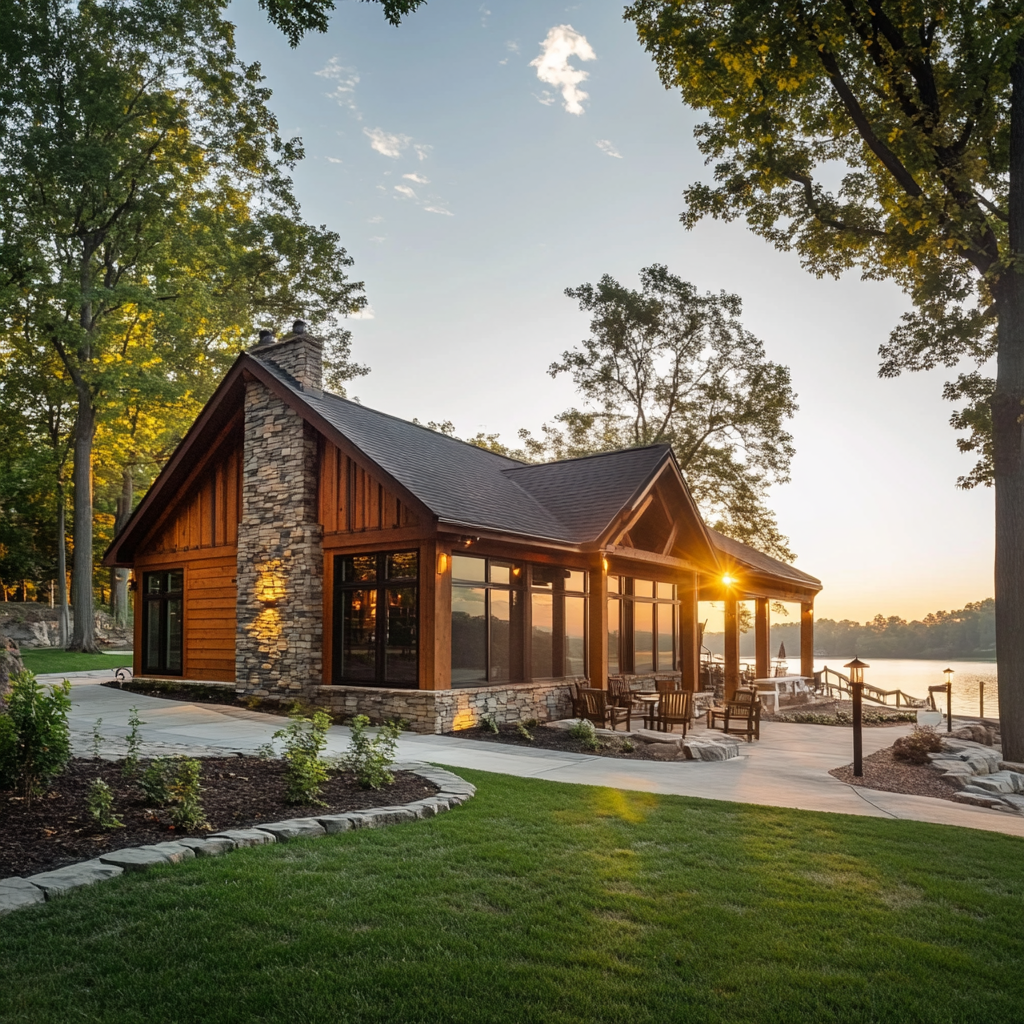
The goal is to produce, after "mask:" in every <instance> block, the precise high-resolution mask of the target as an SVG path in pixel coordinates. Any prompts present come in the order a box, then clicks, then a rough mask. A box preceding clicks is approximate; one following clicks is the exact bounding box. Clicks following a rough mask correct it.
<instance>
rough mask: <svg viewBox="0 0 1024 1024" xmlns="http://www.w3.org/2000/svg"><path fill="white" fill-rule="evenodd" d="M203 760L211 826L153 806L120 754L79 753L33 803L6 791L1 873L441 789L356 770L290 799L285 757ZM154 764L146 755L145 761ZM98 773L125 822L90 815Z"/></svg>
mask: <svg viewBox="0 0 1024 1024" xmlns="http://www.w3.org/2000/svg"><path fill="white" fill-rule="evenodd" d="M200 763H201V764H202V778H201V784H202V787H203V791H202V803H203V808H204V810H205V812H206V819H207V822H208V824H209V825H210V828H209V829H194V830H191V831H188V830H181V829H175V828H174V826H173V825H171V824H170V820H169V809H167V808H159V809H155V808H151V807H149V806H147V801H146V797H145V795H144V794H143V792H142V791H141V790H140V789H139V788H138V787H137V786H135V785H134V784H133V783H130V782H128V781H126V780H125V779H124V778H123V777H122V774H121V772H122V765H123V762H120V761H117V762H114V761H99V760H94V759H90V758H75V759H74V760H72V761H71V763H70V764H69V765H68V767H67V770H66V771H65V772H64V774H63V775H61V776H60V778H58V779H56V780H55V781H54V783H53V785H52V786H51V788H50V792H49V793H47V794H46V795H45V796H43V797H37V798H36V799H34V800H33V801H32V804H31V806H28V807H26V805H25V802H24V801H23V800H22V799H21V798H20V797H16V796H14V795H12V794H11V793H0V878H8V877H10V876H13V875H20V876H22V877H24V876H26V875H32V874H35V873H36V872H39V871H48V870H51V869H54V868H59V867H63V866H64V865H66V864H73V863H75V862H77V861H81V860H88V859H90V858H92V857H96V856H99V855H100V854H101V853H106V852H110V851H112V850H119V849H121V848H122V847H125V846H141V845H144V844H147V843H160V842H166V841H167V840H171V839H175V838H177V837H178V836H203V835H209V834H210V832H211V831H213V832H217V831H221V830H223V829H228V828H245V827H247V826H250V825H255V824H259V823H260V822H270V821H282V820H284V819H287V818H302V817H309V816H311V815H315V814H340V813H343V812H345V811H355V810H362V809H364V808H368V807H381V806H390V805H392V804H404V803H409V802H411V801H413V800H421V799H423V798H424V797H428V796H431V795H433V794H434V793H436V792H437V791H438V790H437V787H436V786H434V785H433V784H431V783H429V782H427V781H426V780H425V779H422V778H420V777H419V776H418V775H413V774H412V773H411V772H396V773H395V782H394V784H393V785H391V786H387V787H385V788H383V789H376V790H374V789H362V788H361V787H360V786H359V784H358V783H357V782H356V781H355V779H354V778H353V777H352V776H350V775H348V774H345V773H342V772H334V773H332V774H331V776H330V778H329V779H328V781H327V782H326V783H325V784H324V787H323V794H322V796H321V799H322V800H323V801H324V804H325V806H322V807H321V806H316V807H313V806H306V807H303V806H297V805H295V804H287V803H285V802H284V791H285V779H284V764H283V762H281V761H279V760H276V759H270V758H267V759H262V758H258V757H209V758H201V759H200ZM147 764H148V761H142V762H141V767H142V768H143V769H144V768H145V766H146V765H147ZM94 779H102V780H103V781H104V782H106V783H107V785H108V786H110V788H111V790H113V792H114V810H115V813H116V814H117V816H118V817H119V818H120V819H121V821H123V822H124V828H113V829H104V828H101V827H100V826H99V825H98V824H97V823H96V822H95V821H94V820H93V818H92V817H91V816H90V814H89V812H88V810H87V808H86V793H87V791H88V788H89V785H90V784H91V783H92V781H93V780H94Z"/></svg>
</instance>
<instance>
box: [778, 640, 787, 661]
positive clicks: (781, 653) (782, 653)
mask: <svg viewBox="0 0 1024 1024" xmlns="http://www.w3.org/2000/svg"><path fill="white" fill-rule="evenodd" d="M785 660H786V644H785V642H783V643H781V644H779V661H785Z"/></svg>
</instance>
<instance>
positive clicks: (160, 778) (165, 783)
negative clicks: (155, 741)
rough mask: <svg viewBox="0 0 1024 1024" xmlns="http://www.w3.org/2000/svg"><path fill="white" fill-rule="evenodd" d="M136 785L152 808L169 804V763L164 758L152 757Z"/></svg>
mask: <svg viewBox="0 0 1024 1024" xmlns="http://www.w3.org/2000/svg"><path fill="white" fill-rule="evenodd" d="M138 784H139V786H140V787H141V789H142V791H143V792H144V793H145V794H146V799H147V800H149V802H150V803H151V804H152V805H153V806H154V807H166V806H167V805H168V804H169V803H170V802H171V763H170V761H169V760H168V759H167V758H166V757H154V758H153V760H152V761H150V762H149V764H148V765H146V770H145V771H144V772H143V773H142V775H141V776H140V777H139V780H138Z"/></svg>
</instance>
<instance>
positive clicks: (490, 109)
mask: <svg viewBox="0 0 1024 1024" xmlns="http://www.w3.org/2000/svg"><path fill="white" fill-rule="evenodd" d="M339 8H340V9H339V11H338V12H337V13H336V15H335V16H334V18H333V20H332V22H331V27H330V31H329V32H328V33H327V34H326V35H322V36H311V37H309V38H308V39H307V40H306V41H305V42H303V43H302V44H301V46H300V47H299V48H298V49H296V50H291V49H290V48H289V47H288V45H287V44H286V43H285V41H284V39H283V37H282V36H280V35H279V34H278V33H277V32H276V31H275V30H274V29H272V28H271V27H270V26H269V25H268V24H267V23H266V22H265V20H264V17H263V15H262V12H259V11H258V9H257V8H256V4H255V3H254V2H252V0H245V2H244V4H243V3H237V4H236V5H235V6H234V7H233V8H232V14H233V16H234V18H235V19H236V21H237V22H238V26H239V31H238V45H239V48H240V51H241V53H242V56H243V58H244V59H246V60H258V61H260V62H261V64H262V65H263V70H264V73H265V74H266V76H267V83H268V85H269V86H270V87H271V88H272V90H273V93H274V96H273V99H272V101H271V105H272V106H273V108H274V110H275V111H276V113H277V115H278V117H279V119H280V122H281V127H282V130H283V132H284V133H285V134H286V135H299V136H301V137H302V139H303V141H304V143H305V148H306V159H305V161H303V163H302V164H300V165H299V167H298V168H297V170H296V173H295V182H296V191H297V194H298V196H299V199H300V201H301V203H302V206H303V211H304V215H305V217H306V219H308V220H311V221H314V222H316V223H318V224H319V223H325V224H327V225H329V226H330V227H332V228H333V229H334V230H336V231H338V232H339V234H340V235H341V237H342V239H343V241H344V244H345V245H346V246H347V248H348V250H349V252H350V253H351V254H352V255H353V256H354V258H355V260H356V266H355V269H354V274H355V276H356V277H357V278H358V279H361V280H363V281H365V283H366V292H367V296H368V298H369V301H370V306H371V309H372V318H366V319H360V320H356V321H353V322H352V328H353V333H354V355H355V358H356V359H358V360H359V361H360V362H364V363H367V364H368V365H370V367H371V368H372V371H373V372H372V373H371V375H370V376H369V377H366V378H363V379H362V380H359V381H357V382H356V383H355V386H354V387H353V389H352V391H353V393H355V394H356V395H358V396H359V398H360V399H361V400H362V401H363V402H364V403H365V404H367V405H371V406H374V407H376V408H380V409H384V410H386V411H388V412H391V413H394V414H396V415H401V416H405V417H408V418H413V417H416V418H418V419H420V420H422V421H427V420H445V419H450V420H452V421H453V422H454V424H455V428H456V432H457V433H459V434H460V435H470V434H475V433H476V432H477V431H478V430H484V431H487V432H489V433H491V432H500V433H502V434H503V435H504V436H505V438H506V439H507V440H513V439H514V437H515V431H516V429H517V428H518V427H520V426H525V427H528V428H530V429H532V430H534V431H537V430H538V429H539V427H540V425H541V424H542V423H543V422H544V421H545V420H549V419H550V418H551V417H552V416H553V415H554V414H556V413H557V412H559V411H561V410H562V409H564V408H566V407H567V406H569V405H572V404H574V403H575V396H574V394H573V390H572V385H571V383H570V382H569V381H568V380H567V379H564V378H560V379H557V380H552V379H551V378H550V377H549V376H548V375H547V372H546V371H547V367H548V365H549V364H550V363H551V362H552V360H554V359H555V358H557V357H558V356H559V354H560V353H561V352H562V351H563V350H564V349H566V348H568V347H570V346H571V345H573V344H574V343H575V342H577V341H578V340H580V339H581V338H583V337H585V336H586V334H587V320H586V318H585V316H584V315H583V314H581V313H580V312H579V311H578V309H577V308H576V306H575V304H574V303H573V302H572V301H571V300H569V299H567V298H565V297H564V295H563V291H564V289H565V288H566V287H568V286H575V285H579V284H582V283H583V282H586V281H596V279H597V278H598V277H600V276H601V275H602V274H604V273H609V274H612V275H613V276H615V277H617V278H618V279H619V280H621V281H623V282H629V283H632V284H635V283H636V274H637V272H638V271H639V269H640V268H641V267H644V266H648V265H650V264H651V263H655V262H657V263H665V264H667V265H668V267H669V268H670V269H671V270H672V271H673V272H675V273H678V274H680V275H681V276H683V277H684V278H686V279H688V280H690V281H692V282H693V283H694V284H695V285H697V286H698V287H699V288H702V289H706V290H715V291H718V290H720V289H725V290H728V291H732V292H737V293H738V294H739V295H740V296H741V297H742V298H743V300H744V321H745V323H746V326H747V327H748V328H749V329H750V330H752V331H753V332H754V333H755V334H757V335H759V336H760V337H761V338H763V339H764V341H765V343H766V346H767V349H768V354H769V356H770V357H771V358H773V359H775V360H777V361H780V362H784V363H786V364H788V365H789V366H790V367H791V370H792V374H793V381H794V386H795V389H796V391H797V392H798V394H799V404H800V412H799V413H798V414H797V417H796V419H795V421H794V422H793V424H792V432H793V434H794V437H795V440H796V446H797V457H796V459H795V460H794V463H793V480H792V482H791V483H790V484H787V485H785V486H782V487H779V488H777V489H776V491H775V493H774V495H773V504H774V507H775V509H776V511H777V513H778V516H779V520H780V524H781V526H782V528H783V531H784V532H785V533H787V534H788V535H789V536H790V538H791V540H792V546H793V548H794V549H795V550H796V551H797V552H798V554H799V555H800V558H799V560H798V563H797V564H798V565H799V566H800V567H801V568H803V569H805V570H806V571H808V572H811V573H813V574H814V575H816V576H819V577H820V578H821V579H822V580H823V581H824V583H825V591H824V592H823V594H822V596H821V598H820V599H819V602H818V614H819V615H822V616H826V615H827V616H830V617H850V618H856V619H864V618H868V617H870V616H872V615H874V614H875V613H876V612H882V613H884V614H887V615H888V614H900V615H903V616H905V617H915V616H921V615H923V614H925V613H926V612H927V611H930V610H934V609H937V608H946V609H950V608H954V607H961V606H962V605H963V604H964V603H965V602H967V601H971V600H979V599H981V598H984V597H987V596H990V595H991V593H992V582H991V579H992V496H991V492H989V491H978V492H970V493H963V492H959V491H956V490H955V489H954V482H955V479H956V477H957V475H959V474H960V473H963V472H966V471H967V469H968V468H969V465H970V463H969V460H968V459H967V458H965V457H963V456H961V455H959V453H958V452H957V451H956V448H955V446H954V434H953V431H952V430H951V428H950V427H949V426H948V418H949V415H950V412H951V411H952V410H951V408H950V407H949V406H948V404H946V403H944V402H943V401H942V400H941V398H940V390H941V384H942V381H943V379H944V378H945V375H944V374H942V373H931V374H915V375H913V376H910V377H906V378H901V379H899V380H896V381H882V380H879V379H877V377H876V368H877V363H878V360H877V356H876V352H877V349H878V346H879V345H880V344H881V343H882V342H884V341H885V339H886V337H887V335H888V332H889V330H890V329H891V328H892V326H893V325H894V324H895V322H896V321H897V319H898V318H899V315H900V313H901V312H902V311H903V310H904V309H905V308H906V304H905V300H904V298H903V296H902V295H901V294H900V293H899V292H898V290H897V289H895V288H894V287H892V286H890V285H885V284H877V283H866V282H862V281H860V280H859V278H858V277H857V276H856V275H847V276H846V277H844V278H843V279H842V280H841V281H838V282H837V281H831V280H823V281H818V280H816V279H815V278H813V277H812V276H811V275H809V274H807V273H806V272H804V271H803V270H802V269H801V268H800V266H799V263H798V261H797V259H796V258H795V257H794V256H793V255H792V254H783V253H778V252H776V251H775V250H774V249H773V248H771V247H770V246H769V245H767V244H766V243H765V242H763V241H762V240H760V239H758V238H757V237H755V236H754V235H753V234H751V233H750V232H749V231H748V230H747V229H746V228H745V226H744V225H742V224H731V225H724V224H718V223H714V222H706V223H703V224H701V225H700V226H699V227H698V228H697V229H695V230H694V231H691V232H687V231H685V230H684V229H683V228H682V226H681V225H680V224H679V222H678V215H679V213H680V211H681V210H682V208H683V200H682V195H681V193H682V191H683V189H684V188H685V187H686V186H687V185H688V184H690V183H691V182H693V181H696V180H700V179H701V178H706V177H707V175H708V171H707V169H706V168H705V167H704V166H703V160H702V158H701V156H700V154H699V153H698V152H697V148H696V145H695V143H694V141H693V135H692V130H693V126H694V125H695V124H696V123H697V122H698V120H699V118H698V117H697V116H696V115H695V114H694V112H693V111H691V110H689V109H687V108H686V107H685V106H683V104H682V102H681V101H680V99H679V98H678V95H677V94H674V93H670V92H667V91H666V90H665V89H664V88H663V87H662V85H661V83H660V81H659V80H658V77H657V75H656V73H655V70H654V66H653V64H652V62H651V61H650V59H649V58H648V57H647V55H646V53H645V52H644V51H643V50H642V49H641V48H640V46H639V44H638V43H637V41H636V39H635V36H634V34H633V32H632V27H631V26H630V25H629V24H627V23H625V22H623V20H622V17H621V7H619V6H618V5H616V4H595V3H580V4H575V5H571V6H562V5H558V4H552V3H540V2H536V0H517V2H514V3H512V2H497V0H492V2H490V3H486V4H483V5H481V4H479V3H468V2H461V0H432V2H431V3H430V4H428V5H427V6H426V7H424V8H421V10H420V11H418V12H417V13H416V14H414V15H412V16H411V17H410V18H409V19H408V20H407V21H406V22H405V23H404V24H403V25H402V26H401V27H399V28H392V27H391V26H389V25H388V24H387V23H386V22H385V21H384V19H383V17H382V15H381V13H380V7H379V6H378V5H376V4H363V3H354V2H350V0H341V2H340V3H339ZM570 28H571V32H570V31H569V29H570ZM552 30H555V34H554V35H553V36H552V35H549V34H550V33H552ZM546 40H547V41H548V42H549V45H548V46H547V47H546V48H545V46H544V43H545V41H546ZM559 46H561V48H562V49H561V50H560V49H559ZM545 49H546V50H547V51H548V53H549V60H548V64H549V65H550V66H553V67H554V68H555V69H557V68H559V67H561V68H562V69H563V72H562V74H561V76H559V74H557V73H552V72H551V71H550V70H548V71H546V70H545V67H544V66H537V65H535V64H531V62H534V61H536V60H537V59H538V58H539V57H541V55H542V52H543V51H544V50H545ZM566 50H569V51H573V53H572V55H571V56H568V58H567V60H565V59H561V60H560V59H559V58H560V57H564V51H566ZM591 53H592V54H593V58H592V59H581V57H589V55H590V54H591ZM566 66H567V67H568V69H569V71H568V72H566V71H565V68H566ZM539 72H541V73H543V74H544V75H545V77H546V78H547V79H548V80H547V81H542V80H541V78H540V77H538V73H539ZM579 72H585V73H586V76H587V77H586V78H585V79H577V80H576V81H575V82H574V81H572V79H574V78H577V76H578V73H579ZM560 78H561V79H563V80H564V79H568V81H562V80H560ZM563 88H564V90H565V91H564V92H563ZM580 92H584V93H586V96H585V97H584V96H580V95H579V93H580ZM574 110H578V111H579V112H573V111H574Z"/></svg>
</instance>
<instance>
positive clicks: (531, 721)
mask: <svg viewBox="0 0 1024 1024" xmlns="http://www.w3.org/2000/svg"><path fill="white" fill-rule="evenodd" d="M523 724H524V725H525V726H526V728H527V729H536V728H537V726H538V725H540V722H538V721H537V719H536V718H528V719H527V720H526V721H525V722H524V723H523Z"/></svg>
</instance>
